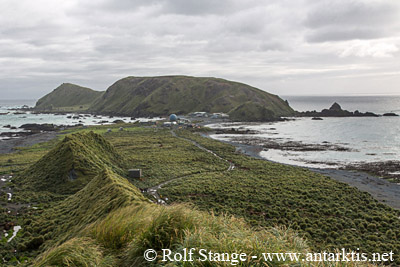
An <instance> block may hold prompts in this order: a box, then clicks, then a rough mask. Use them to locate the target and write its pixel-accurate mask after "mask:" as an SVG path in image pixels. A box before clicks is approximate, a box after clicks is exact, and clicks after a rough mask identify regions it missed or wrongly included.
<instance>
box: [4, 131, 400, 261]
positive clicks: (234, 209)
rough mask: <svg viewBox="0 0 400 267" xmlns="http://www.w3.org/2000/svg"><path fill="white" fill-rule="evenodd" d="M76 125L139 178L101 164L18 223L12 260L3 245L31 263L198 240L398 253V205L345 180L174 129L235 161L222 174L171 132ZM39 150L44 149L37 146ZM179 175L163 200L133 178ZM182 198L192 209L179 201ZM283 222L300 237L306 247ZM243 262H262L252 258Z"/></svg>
mask: <svg viewBox="0 0 400 267" xmlns="http://www.w3.org/2000/svg"><path fill="white" fill-rule="evenodd" d="M125 126H127V125H125ZM107 127H109V126H107ZM114 127H115V128H118V127H119V125H118V126H114ZM90 130H94V131H95V132H96V133H97V134H94V133H90ZM81 131H82V133H81V134H80V135H84V136H87V137H88V138H89V137H90V138H91V139H95V138H97V137H96V136H97V135H98V134H99V133H103V134H104V135H103V136H104V137H105V138H106V139H107V140H108V141H109V142H110V143H111V144H112V145H113V146H114V148H113V149H110V151H116V153H118V154H119V155H120V156H121V157H122V158H123V159H124V160H125V161H126V164H127V166H132V167H140V168H143V170H144V179H143V180H137V181H128V180H127V179H126V178H124V177H122V176H120V175H118V174H117V173H115V171H118V169H119V168H120V167H118V168H117V167H115V165H114V163H110V164H112V165H113V166H114V170H115V171H113V170H112V169H111V168H110V167H105V168H101V169H100V170H102V171H101V172H100V173H99V174H98V175H95V176H94V178H92V179H91V180H90V182H89V183H88V184H87V185H86V186H84V187H83V188H82V189H81V190H80V191H78V192H77V193H75V194H74V195H71V196H69V197H68V198H66V199H64V200H62V201H61V202H53V203H51V207H50V208H48V209H46V210H43V211H41V210H39V212H37V213H35V214H33V215H32V216H30V217H29V216H28V217H26V218H25V219H24V221H21V222H20V223H21V225H22V230H21V231H20V233H19V234H18V236H17V237H16V238H15V239H14V240H13V241H12V242H11V243H6V244H4V247H6V248H7V250H2V251H1V256H2V257H5V258H7V259H8V258H9V256H8V255H10V253H9V252H8V251H13V250H14V249H17V251H18V252H17V254H15V255H16V257H19V259H20V260H23V257H25V256H28V257H33V256H35V255H38V254H39V253H40V256H39V257H38V258H37V259H36V260H35V262H34V265H35V266H87V265H88V266H149V265H148V264H147V263H145V262H143V258H142V253H143V251H144V250H145V249H147V248H156V249H160V248H170V249H172V250H173V251H182V249H183V248H184V247H195V248H206V249H210V250H213V251H219V252H233V251H235V252H240V251H243V252H246V253H248V254H250V255H254V254H257V255H259V253H261V252H270V251H273V252H288V251H290V252H306V251H310V249H309V248H308V245H310V246H311V248H312V249H313V250H314V251H318V250H326V249H333V248H341V246H344V247H347V248H353V249H355V246H356V245H357V246H358V245H359V244H360V248H362V250H364V251H368V252H371V251H373V252H381V251H385V252H387V251H390V250H393V251H395V252H396V254H398V247H399V242H398V237H399V231H398V229H400V227H399V220H398V219H397V217H398V216H399V214H398V212H396V211H394V210H393V209H390V208H388V207H386V206H384V205H381V204H378V203H377V202H376V201H374V200H373V199H372V198H371V197H370V196H369V195H368V194H365V193H361V192H359V191H358V190H356V189H353V188H350V187H349V186H347V185H345V184H341V183H337V182H335V181H333V180H331V179H328V178H325V177H323V176H321V175H317V174H314V173H311V172H309V171H306V170H304V169H301V168H296V167H290V166H284V165H280V164H273V163H269V162H265V161H260V160H255V159H252V158H249V157H246V156H243V155H241V154H236V153H235V149H234V147H232V146H229V145H226V144H223V143H220V142H217V141H213V140H209V139H206V138H202V137H200V136H198V135H196V134H193V133H191V132H187V131H181V132H178V134H179V135H180V136H184V137H185V138H189V139H193V140H196V142H198V143H200V144H202V145H203V146H205V147H207V148H209V149H211V150H213V151H215V152H216V153H217V154H218V155H220V156H222V157H224V158H226V159H229V160H232V161H233V162H234V163H235V165H236V169H235V170H234V171H230V172H227V171H226V169H227V163H226V162H225V161H223V160H220V159H218V158H216V157H214V156H213V155H211V154H210V153H207V152H205V151H203V150H201V149H199V148H197V147H196V146H194V145H193V144H192V143H190V142H187V141H184V140H182V139H179V138H176V137H174V136H172V134H171V133H170V132H169V131H168V130H155V129H151V128H139V127H125V130H124V131H122V132H120V131H118V132H112V133H105V131H106V128H104V127H93V128H90V129H85V130H81ZM72 136H79V135H72ZM85 143H86V142H85ZM95 143H97V142H95ZM55 147H58V148H61V147H60V145H56V146H55ZM45 148H46V149H48V148H49V147H47V146H42V147H41V149H43V150H44V149H45ZM92 149H93V150H94V151H98V148H97V147H96V146H95V147H93V148H91V147H89V148H88V150H92ZM40 153H43V151H42V150H40ZM103 165H106V164H103ZM182 173H184V174H185V176H184V177H182ZM17 177H19V176H17ZM177 177H181V179H177V180H175V181H174V182H171V183H170V184H168V185H167V186H165V188H163V190H162V191H161V193H162V195H163V196H164V197H168V198H169V199H170V200H169V202H173V203H174V204H173V205H171V206H167V207H162V206H157V205H154V204H152V203H149V201H148V200H147V199H145V198H144V197H143V195H142V194H141V193H140V191H139V190H138V189H137V187H135V186H134V185H133V184H132V182H133V183H134V184H135V185H136V186H138V187H148V186H153V185H156V184H159V183H160V182H163V181H166V180H170V179H175V178H177ZM16 194H18V192H17V193H16ZM15 197H16V199H17V197H18V196H15ZM179 202H181V203H182V202H186V203H188V202H189V203H193V204H194V205H195V206H196V207H193V206H191V205H189V206H188V205H187V204H176V203H179ZM198 208H199V209H201V210H203V211H199V210H197V209H198ZM209 211H214V212H216V214H218V216H215V215H213V214H212V213H211V214H210V213H209ZM231 215H235V216H236V217H231ZM240 217H242V218H244V220H243V219H239V218H240ZM248 223H250V224H252V225H253V227H256V228H252V227H250V226H249V225H248ZM277 225H283V227H282V226H280V227H276V226H277ZM287 226H289V227H291V228H295V229H296V231H297V232H299V233H300V234H301V235H305V236H306V237H307V243H308V245H307V244H306V242H305V241H304V239H302V238H299V236H298V234H296V233H295V232H294V231H293V230H287ZM0 247H1V248H3V244H0ZM3 251H4V252H3ZM11 255H14V254H13V253H12V254H11ZM284 264H287V263H282V262H281V263H278V262H273V263H270V265H269V266H279V265H284ZM29 265H32V264H29ZM158 265H162V263H161V262H158ZM228 265H230V264H226V266H228ZM179 266H221V265H216V264H213V263H210V262H205V263H204V264H203V265H200V263H195V264H194V265H193V264H192V265H191V264H190V263H187V264H183V265H182V264H181V265H179ZM243 266H264V265H262V263H260V262H249V263H247V264H245V265H243ZM307 266H363V264H359V265H356V264H344V265H334V264H332V265H328V264H326V265H324V264H314V265H312V264H311V265H307Z"/></svg>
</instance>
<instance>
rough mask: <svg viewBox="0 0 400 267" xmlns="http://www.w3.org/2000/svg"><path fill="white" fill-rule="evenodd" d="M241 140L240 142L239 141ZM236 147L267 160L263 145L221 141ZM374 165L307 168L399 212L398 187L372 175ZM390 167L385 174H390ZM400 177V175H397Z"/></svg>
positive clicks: (208, 134) (377, 168) (378, 176)
mask: <svg viewBox="0 0 400 267" xmlns="http://www.w3.org/2000/svg"><path fill="white" fill-rule="evenodd" d="M210 134H212V133H211V132H210V133H207V134H203V136H205V137H209V138H211V137H210ZM240 140H242V141H240ZM223 142H225V143H229V144H231V145H233V146H235V147H236V149H237V151H238V152H240V153H243V154H246V155H248V156H251V157H255V158H258V159H262V160H268V159H265V158H263V157H261V156H260V152H261V151H263V150H264V149H265V147H264V146H263V145H260V143H257V142H244V140H243V137H238V138H237V139H235V141H233V140H232V141H223ZM376 165H377V166H380V167H376V168H375V169H376V170H377V171H378V170H382V169H383V168H384V166H392V167H393V168H394V166H398V167H400V162H397V163H394V162H392V163H386V164H384V163H377V164H376ZM373 166H374V164H370V165H369V164H366V165H363V167H364V168H359V169H357V170H355V167H349V169H318V168H307V169H309V170H311V171H313V172H317V173H320V174H323V175H326V176H329V177H330V178H332V179H334V180H337V181H339V182H343V183H346V184H349V185H350V186H354V187H356V188H357V189H359V190H360V191H363V192H368V193H369V194H371V195H372V196H373V197H374V198H375V199H377V200H378V201H380V202H382V203H385V204H387V205H389V206H390V207H392V208H395V209H398V210H400V185H399V184H396V183H393V182H390V181H387V180H385V179H382V178H380V176H381V174H382V173H380V174H379V172H376V173H374V172H373V171H372V170H373V169H374V168H373ZM390 171H391V169H390V167H389V168H388V169H387V172H390ZM399 176H400V173H399Z"/></svg>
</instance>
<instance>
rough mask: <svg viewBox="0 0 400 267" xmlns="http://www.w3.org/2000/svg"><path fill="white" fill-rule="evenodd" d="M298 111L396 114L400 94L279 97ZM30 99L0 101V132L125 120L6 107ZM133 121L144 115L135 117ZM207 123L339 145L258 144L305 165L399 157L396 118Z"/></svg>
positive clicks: (263, 136) (268, 137) (264, 136)
mask: <svg viewBox="0 0 400 267" xmlns="http://www.w3.org/2000/svg"><path fill="white" fill-rule="evenodd" d="M282 98H283V99H287V100H288V101H289V103H290V105H291V106H292V107H293V108H294V109H296V110H298V111H306V110H317V111H320V110H321V109H323V108H329V107H330V106H331V105H332V104H333V103H334V102H337V103H339V104H340V105H341V106H342V108H343V109H346V110H350V111H355V110H359V111H360V112H366V111H371V112H375V113H377V114H383V113H387V112H394V113H398V114H400V96H283V97H282ZM34 104H35V100H0V113H7V112H8V114H7V115H0V133H1V132H10V131H21V129H19V128H18V127H20V126H21V125H22V124H25V123H40V124H42V123H53V124H58V125H74V124H78V123H81V124H84V125H98V124H100V123H101V122H102V121H108V123H111V122H112V121H114V120H119V119H121V120H123V121H125V122H131V119H130V118H129V117H113V118H110V117H108V116H98V117H93V116H84V117H82V118H80V119H73V118H67V117H68V116H69V115H72V114H65V115H54V114H32V113H30V112H27V113H26V114H15V111H12V110H9V108H16V107H21V106H22V105H28V106H33V105H34ZM139 120H142V121H144V120H149V119H148V118H140V119H139ZM7 125H11V126H14V127H16V128H17V129H14V130H10V129H9V128H5V127H4V126H7ZM209 126H210V127H212V128H243V129H250V130H255V131H257V132H258V133H257V134H249V135H243V134H240V135H234V134H223V135H212V137H213V138H215V139H219V140H225V141H232V140H234V139H236V140H238V139H239V140H240V139H242V138H247V139H248V140H257V142H258V143H261V144H262V143H263V142H264V141H265V142H267V141H268V142H270V141H273V142H277V143H279V144H285V143H287V142H297V143H300V144H306V145H332V146H333V147H340V148H342V149H336V150H335V149H327V150H323V151H321V150H319V151H312V150H311V151H309V150H307V149H306V150H301V149H300V150H287V149H280V148H274V149H264V150H263V151H261V153H260V155H261V156H262V157H264V158H266V159H268V160H272V161H276V162H281V163H287V164H293V165H298V166H305V167H317V168H337V167H342V166H345V165H348V164H351V163H368V162H381V161H389V160H399V159H400V117H356V118H354V117H353V118H351V117H349V118H324V119H323V120H321V121H318V120H311V118H294V119H293V120H289V121H284V122H274V123H234V124H232V123H218V124H211V125H209Z"/></svg>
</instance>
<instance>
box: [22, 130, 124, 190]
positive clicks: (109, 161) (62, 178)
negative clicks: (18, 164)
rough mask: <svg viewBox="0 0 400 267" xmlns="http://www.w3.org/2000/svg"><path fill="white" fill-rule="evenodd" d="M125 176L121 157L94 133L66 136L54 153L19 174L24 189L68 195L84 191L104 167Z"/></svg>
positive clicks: (52, 151) (48, 154) (50, 152)
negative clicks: (82, 189)
mask: <svg viewBox="0 0 400 267" xmlns="http://www.w3.org/2000/svg"><path fill="white" fill-rule="evenodd" d="M105 166H106V167H109V168H111V169H113V170H114V171H115V172H117V173H119V174H124V172H125V170H123V168H124V167H126V163H125V160H124V159H123V157H122V156H121V155H120V154H119V153H118V152H117V151H116V150H115V149H114V147H113V146H111V145H110V143H109V142H107V141H106V140H105V139H104V138H103V137H102V136H101V135H98V134H95V133H93V132H88V133H77V134H73V135H69V136H66V137H65V138H64V140H63V141H61V142H60V143H59V144H58V145H57V146H56V147H55V148H54V149H52V150H51V151H49V152H48V153H47V154H46V155H45V156H43V157H42V158H41V159H40V160H39V161H37V162H36V163H35V164H33V165H32V166H30V167H29V168H27V169H26V170H25V171H24V172H22V173H21V174H20V177H19V182H20V184H21V185H23V186H24V188H26V189H32V190H35V191H49V192H53V193H61V194H70V193H75V192H76V191H78V190H79V189H81V188H83V187H84V186H85V185H86V184H87V183H88V182H89V181H90V180H91V179H92V178H93V177H94V176H95V175H96V174H97V173H98V172H99V170H101V169H102V168H104V167H105Z"/></svg>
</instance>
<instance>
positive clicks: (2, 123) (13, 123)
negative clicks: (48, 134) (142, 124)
mask: <svg viewBox="0 0 400 267" xmlns="http://www.w3.org/2000/svg"><path fill="white" fill-rule="evenodd" d="M34 103H35V101H34V100H1V101H0V133H2V132H20V131H24V129H20V128H19V127H20V126H21V125H23V124H31V123H36V124H45V123H49V124H55V125H66V126H71V125H76V124H82V125H99V124H111V123H112V122H113V121H115V120H122V121H124V122H132V123H133V122H135V121H137V120H140V121H148V120H153V119H154V120H157V119H158V118H151V119H150V118H135V119H134V120H132V119H131V118H130V117H118V116H112V117H110V116H94V115H91V114H84V113H82V114H80V115H81V116H80V117H79V118H77V117H75V116H76V115H77V114H72V113H68V114H45V113H32V112H31V111H22V110H14V109H18V108H21V107H22V106H23V105H27V106H29V107H32V106H34V105H35V104H34ZM74 117H75V118H74ZM10 127H15V128H16V129H12V128H10ZM1 139H9V137H8V136H6V137H1V136H0V140H1Z"/></svg>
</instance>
